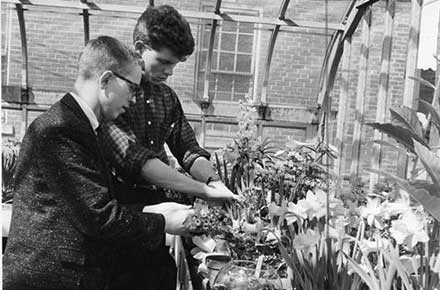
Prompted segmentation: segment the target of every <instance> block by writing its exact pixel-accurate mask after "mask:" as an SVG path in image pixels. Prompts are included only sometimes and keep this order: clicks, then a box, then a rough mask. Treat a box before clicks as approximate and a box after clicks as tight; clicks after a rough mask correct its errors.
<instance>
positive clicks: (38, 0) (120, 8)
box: [2, 0, 378, 30]
mask: <svg viewBox="0 0 440 290" xmlns="http://www.w3.org/2000/svg"><path fill="white" fill-rule="evenodd" d="M370 1H371V0H370ZM376 1H378V0H376ZM2 2H4V3H13V4H22V5H34V6H42V7H55V8H71V9H80V10H83V9H89V10H97V11H102V12H125V13H133V14H136V15H139V11H143V10H144V9H145V7H139V6H127V5H115V4H102V3H99V4H97V3H92V2H87V3H81V2H68V1H63V0H3V1H2ZM179 12H180V13H181V14H182V15H183V16H184V17H187V18H197V19H205V20H217V21H220V20H225V21H233V22H247V23H255V24H267V25H279V26H293V27H302V28H317V29H325V28H326V27H325V24H324V23H320V22H311V21H294V20H292V19H287V18H286V19H278V18H269V17H256V16H247V15H233V14H229V13H215V12H202V11H189V10H179ZM343 28H344V27H343V25H341V24H335V23H329V24H328V26H327V29H330V30H343Z"/></svg>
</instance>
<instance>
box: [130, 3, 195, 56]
mask: <svg viewBox="0 0 440 290" xmlns="http://www.w3.org/2000/svg"><path fill="white" fill-rule="evenodd" d="M139 40H140V41H142V42H143V43H145V44H147V45H149V46H151V47H152V48H153V49H155V50H160V49H162V48H164V47H165V48H168V49H169V50H171V52H173V53H174V55H175V56H176V57H178V58H182V57H185V56H189V55H191V54H192V53H193V51H194V38H193V36H192V33H191V28H190V26H189V23H188V22H187V21H186V19H185V18H184V17H183V16H182V15H181V14H180V13H179V12H178V11H177V10H176V9H174V8H173V7H171V6H169V5H161V6H156V7H151V6H149V7H148V8H147V9H146V10H145V11H144V13H142V15H141V16H140V17H139V19H138V21H137V23H136V26H135V28H134V32H133V43H136V41H139Z"/></svg>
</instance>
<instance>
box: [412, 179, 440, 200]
mask: <svg viewBox="0 0 440 290" xmlns="http://www.w3.org/2000/svg"><path fill="white" fill-rule="evenodd" d="M410 184H411V186H413V187H414V188H415V189H424V190H426V191H427V192H428V193H429V194H431V195H433V196H436V197H440V189H439V188H438V187H437V186H436V185H435V184H432V183H430V182H428V181H426V180H416V181H414V182H410Z"/></svg>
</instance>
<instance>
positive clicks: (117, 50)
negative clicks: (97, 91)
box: [78, 36, 139, 80]
mask: <svg viewBox="0 0 440 290" xmlns="http://www.w3.org/2000/svg"><path fill="white" fill-rule="evenodd" d="M138 62H139V56H138V55H137V54H136V53H135V52H134V51H133V50H132V49H130V48H129V47H128V46H126V45H125V44H123V43H122V42H120V41H119V40H117V39H116V38H113V37H110V36H98V37H97V38H95V39H91V40H90V41H89V42H88V43H87V44H86V46H85V47H84V49H83V51H82V52H81V54H80V57H79V62H78V76H80V77H82V78H83V79H86V80H87V79H91V78H96V77H98V76H99V75H100V74H101V73H102V72H104V71H106V70H111V71H114V72H118V73H126V72H125V71H124V70H125V68H126V67H127V65H130V64H134V63H138Z"/></svg>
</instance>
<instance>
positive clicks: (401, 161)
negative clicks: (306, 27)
mask: <svg viewBox="0 0 440 290" xmlns="http://www.w3.org/2000/svg"><path fill="white" fill-rule="evenodd" d="M422 5H423V0H411V17H410V19H411V23H410V29H409V39H408V52H407V55H406V70H405V87H404V90H403V105H404V106H407V107H410V108H413V109H415V108H417V102H418V92H417V91H416V88H417V87H418V82H417V81H415V80H413V79H411V78H410V77H414V76H417V75H416V73H417V56H418V52H419V38H420V21H421V16H422ZM397 160H398V161H397V175H398V176H399V177H402V178H406V175H407V169H408V158H407V156H406V155H404V154H402V153H399V157H398V158H397Z"/></svg>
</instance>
